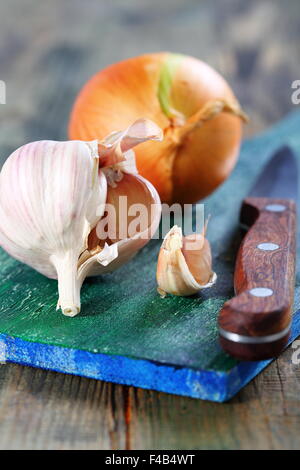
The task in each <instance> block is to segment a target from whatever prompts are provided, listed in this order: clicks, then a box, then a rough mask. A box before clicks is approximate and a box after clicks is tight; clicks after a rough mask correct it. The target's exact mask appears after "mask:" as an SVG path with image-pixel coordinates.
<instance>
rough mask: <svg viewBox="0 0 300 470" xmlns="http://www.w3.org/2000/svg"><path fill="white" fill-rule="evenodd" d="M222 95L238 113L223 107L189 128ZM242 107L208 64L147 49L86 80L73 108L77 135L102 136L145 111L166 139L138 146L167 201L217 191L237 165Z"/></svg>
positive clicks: (143, 165) (141, 167)
mask: <svg viewBox="0 0 300 470" xmlns="http://www.w3.org/2000/svg"><path fill="white" fill-rule="evenodd" d="M215 101H221V102H223V101H224V102H225V103H230V104H232V105H233V106H232V107H233V108H234V107H235V108H236V109H237V112H235V111H234V112H231V111H230V110H229V111H228V110H225V111H222V110H221V111H219V112H217V113H216V115H213V114H212V116H211V117H209V118H207V119H205V120H204V121H203V122H199V124H198V125H197V126H195V127H194V128H193V129H192V130H189V131H188V132H187V131H186V128H187V127H188V122H189V119H191V118H192V117H193V116H195V115H196V113H198V112H199V110H201V108H203V107H205V106H206V105H207V104H209V103H210V102H211V103H214V102H215ZM239 110H240V108H239V105H238V103H237V101H236V98H235V97H234V95H233V93H232V91H231V89H230V87H229V86H228V84H227V83H226V81H225V80H224V79H223V78H222V77H221V75H219V74H218V73H217V72H216V71H215V70H213V69H212V68H211V67H209V66H208V65H207V64H205V63H204V62H201V61H200V60H198V59H195V58H192V57H189V56H184V55H177V54H171V53H168V52H162V53H156V54H146V55H142V56H138V57H135V58H131V59H128V60H125V61H122V62H119V63H116V64H113V65H111V66H109V67H107V68H106V69H104V70H102V71H100V72H98V73H97V74H96V75H95V76H94V77H92V78H91V79H90V80H89V81H88V82H87V83H86V85H85V86H84V87H83V89H82V90H81V92H80V93H79V95H78V97H77V99H76V102H75V104H74V107H73V110H72V113H71V117H70V123H69V135H70V138H71V139H79V140H85V141H89V140H93V139H102V138H103V137H104V136H106V135H107V134H109V133H110V132H112V131H116V130H118V129H123V128H125V127H126V126H128V125H130V124H131V123H132V122H133V121H135V120H136V119H137V118H138V117H140V116H143V117H145V118H149V119H151V120H153V121H154V122H155V123H156V124H157V125H158V126H159V127H161V128H162V129H163V130H164V140H163V142H159V143H158V142H145V143H144V144H142V145H140V146H139V147H138V149H137V150H136V152H135V153H136V160H137V168H138V171H139V173H140V174H141V175H142V176H144V177H145V178H146V179H148V180H149V181H150V182H151V183H152V184H153V185H154V186H155V187H156V189H157V190H158V192H159V194H160V197H161V199H162V201H164V202H168V203H172V202H180V203H193V202H196V201H198V200H200V199H203V198H204V197H206V196H208V195H209V194H210V193H211V192H212V191H213V190H214V189H216V188H217V187H218V186H219V185H220V184H221V183H222V182H223V181H224V180H225V179H226V178H227V177H228V176H229V174H230V172H231V171H232V169H233V167H234V165H235V163H236V160H237V157H238V154H239V149H240V143H241V137H242V122H241V117H242V112H240V111H239Z"/></svg>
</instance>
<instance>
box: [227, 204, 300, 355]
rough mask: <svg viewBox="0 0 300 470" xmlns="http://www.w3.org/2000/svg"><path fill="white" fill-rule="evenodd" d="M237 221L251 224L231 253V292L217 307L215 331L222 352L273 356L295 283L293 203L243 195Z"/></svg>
mask: <svg viewBox="0 0 300 470" xmlns="http://www.w3.org/2000/svg"><path fill="white" fill-rule="evenodd" d="M241 223H242V225H246V226H248V227H251V228H250V229H249V230H248V232H247V234H246V235H245V237H244V239H243V241H242V243H241V246H240V249H239V252H238V256H237V261H236V266H235V274H234V287H235V293H236V296H235V297H234V298H232V299H231V300H229V301H228V302H226V303H225V304H224V306H223V308H222V310H221V311H220V315H219V333H220V342H221V346H222V347H223V349H224V350H225V351H226V352H228V353H229V354H231V355H232V356H234V357H236V358H238V359H242V360H247V361H256V360H262V359H268V358H272V357H274V356H277V355H278V354H279V353H280V352H281V351H282V349H283V348H284V347H285V346H286V343H287V341H288V338H289V333H290V323H291V314H292V306H293V296H294V285H295V258H296V206H295V203H294V202H293V201H290V200H285V199H282V200H280V199H270V198H248V199H245V201H244V204H243V206H242V212H241Z"/></svg>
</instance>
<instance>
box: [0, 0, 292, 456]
mask: <svg viewBox="0 0 300 470" xmlns="http://www.w3.org/2000/svg"><path fill="white" fill-rule="evenodd" d="M299 30H300V11H299V2H298V0H289V1H286V2H280V1H279V0H278V1H272V2H271V1H267V0H260V1H254V0H251V1H250V0H248V1H247V2H245V1H243V0H227V1H226V2H224V1H221V0H219V1H212V2H205V1H197V0H185V2H181V1H180V0H164V1H163V2H161V0H151V2H150V1H146V0H144V1H141V0H128V1H127V2H124V1H122V0H114V2H105V1H104V0H103V1H99V0H87V1H86V2H82V1H80V0H64V1H63V2H62V1H60V0H53V1H52V2H37V1H33V0H10V1H9V2H6V3H4V2H2V4H1V7H0V79H1V80H4V81H5V82H6V86H7V104H6V105H0V124H1V125H0V156H1V159H2V160H4V159H5V158H6V157H7V156H8V155H9V154H10V153H11V151H12V150H14V149H15V148H17V147H18V146H20V145H22V144H23V143H25V142H28V141H32V140H38V139H54V140H64V139H66V125H67V120H68V115H69V112H70V108H71V105H72V101H73V100H74V97H75V95H76V92H77V91H78V90H79V88H80V86H81V85H82V84H83V83H84V81H85V80H86V79H87V78H88V77H89V76H90V75H91V74H92V73H94V72H96V71H97V70H98V69H99V68H101V67H103V66H105V65H106V64H109V63H111V62H115V61H117V60H120V59H122V58H125V57H128V56H132V55H137V54H139V53H143V52H150V51H157V50H172V51H177V52H183V53H188V54H191V55H194V56H196V57H199V58H202V59H204V60H206V61H207V62H209V63H210V64H211V65H213V66H215V67H216V68H217V69H218V70H220V71H221V72H222V73H223V74H224V75H225V76H226V77H227V79H228V80H229V82H230V83H231V84H232V86H233V88H234V90H235V92H236V94H237V95H238V97H239V99H240V101H241V102H242V104H243V106H244V108H245V109H246V110H247V112H248V113H249V114H250V116H251V124H250V125H249V126H248V127H247V130H246V133H247V135H252V134H254V133H256V132H258V131H260V130H262V129H263V128H265V127H266V126H267V125H269V124H271V123H272V122H275V121H276V120H278V119H280V118H281V117H282V116H284V115H285V114H286V113H287V112H288V111H290V110H291V109H294V108H295V106H293V105H292V103H291V82H292V81H293V80H296V79H300V76H299V59H300V57H299V36H298V31H299ZM292 353H293V349H291V348H289V349H288V350H287V351H286V352H285V353H284V354H282V355H281V357H280V358H279V359H278V360H277V361H274V362H273V363H272V365H271V366H270V367H268V368H267V369H266V370H265V371H264V372H263V373H262V374H260V375H259V376H258V377H257V378H256V379H255V380H254V381H252V382H251V383H250V384H249V385H248V386H247V387H246V388H245V389H244V390H243V391H242V392H240V393H239V395H238V396H237V397H236V398H234V399H233V400H231V401H230V402H229V403H226V404H216V403H210V402H202V401H197V400H193V399H188V398H183V397H177V396H171V395H166V394H163V393H157V392H152V391H144V390H141V389H134V388H132V387H123V386H119V385H113V384H109V383H103V382H98V381H95V380H89V379H84V378H80V377H76V376H67V375H63V374H58V373H54V372H47V371H43V370H38V369H31V368H28V367H21V366H18V365H13V364H9V365H8V364H7V365H2V366H0V448H1V449H32V448H33V449H297V448H298V449H299V447H300V432H299V429H300V365H294V364H293V363H292V361H291V358H292Z"/></svg>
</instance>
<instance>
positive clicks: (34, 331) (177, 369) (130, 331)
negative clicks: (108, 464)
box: [0, 112, 300, 402]
mask: <svg viewBox="0 0 300 470" xmlns="http://www.w3.org/2000/svg"><path fill="white" fill-rule="evenodd" d="M299 129H300V113H298V112H296V113H293V114H291V115H289V116H288V117H287V118H286V119H285V120H283V121H282V122H280V123H279V124H277V125H275V126H274V127H273V128H272V129H270V130H268V131H267V132H265V133H264V134H263V135H260V136H258V137H255V138H254V139H252V140H248V141H245V142H244V144H243V147H242V151H241V156H240V159H239V162H238V165H237V166H236V168H235V170H234V172H233V174H232V175H231V177H230V178H229V180H227V182H226V183H225V184H223V186H222V187H221V188H220V189H218V191H216V192H215V193H214V194H213V196H211V197H210V198H208V199H207V200H206V201H205V213H206V215H208V214H211V220H210V224H209V230H208V238H209V239H210V241H211V243H212V251H213V255H214V270H215V271H216V272H217V274H218V281H217V284H216V285H215V286H214V287H213V288H212V289H208V290H207V291H203V292H202V293H200V294H199V295H195V296H192V297H187V298H183V297H182V298H180V297H172V296H168V297H166V298H165V299H161V298H160V296H159V295H158V294H157V292H156V283H155V270H156V261H157V254H158V250H159V246H160V243H161V241H157V240H153V241H151V242H150V243H149V244H148V245H147V246H146V247H145V248H144V249H143V250H142V251H141V252H140V253H139V254H138V255H137V256H136V257H135V258H134V259H133V260H132V261H131V262H130V263H129V264H127V265H126V266H123V267H122V268H121V269H120V270H118V271H116V272H115V273H113V274H109V275H106V276H103V277H99V278H91V279H88V280H87V281H86V282H85V284H84V286H83V289H82V312H81V313H80V314H79V315H78V316H77V317H75V318H67V317H64V316H63V315H62V314H61V313H60V312H57V311H56V310H55V307H56V302H57V284H56V282H55V281H53V280H49V279H47V278H45V277H43V276H42V275H40V274H38V273H37V272H35V271H33V270H32V269H31V268H29V267H27V266H25V265H22V264H20V263H18V262H17V261H15V260H13V259H12V258H10V257H9V256H8V255H6V253H4V252H3V251H1V252H0V279H1V280H0V360H1V359H2V360H3V361H11V362H16V363H19V364H25V365H29V366H33V367H41V368H45V369H52V370H55V371H58V372H65V373H70V374H77V375H82V376H85V377H91V378H95V379H100V380H106V381H110V382H115V383H120V384H126V385H134V386H137V387H142V388H148V389H154V390H160V391H163V392H168V393H174V394H180V395H187V396H190V397H194V398H201V399H207V400H213V401H218V402H222V401H226V400H228V399H230V398H231V397H232V396H233V395H235V394H236V393H237V392H238V390H240V389H241V388H242V387H243V386H244V385H245V384H246V383H248V382H249V381H250V380H251V379H252V378H253V377H254V376H255V375H257V374H258V373H259V372H260V371H261V370H262V369H264V368H265V367H266V366H267V365H268V364H269V362H270V361H263V362H253V363H249V362H239V361H237V360H235V359H233V358H231V357H229V356H228V355H227V354H225V353H224V352H223V351H222V350H221V348H220V346H219V343H218V332H217V316H218V312H219V309H220V308H221V306H222V305H223V303H224V302H225V301H226V300H227V299H229V298H230V297H232V295H233V287H232V276H233V268H234V260H235V255H236V250H237V248H238V244H239V237H240V235H239V228H238V213H239V208H240V204H241V201H242V199H243V198H244V197H245V195H246V194H247V193H248V190H249V189H250V187H251V186H252V183H253V181H254V180H255V178H256V176H257V174H258V173H259V172H260V169H261V168H262V166H263V165H264V164H265V163H266V162H267V161H268V159H269V158H270V156H271V154H272V153H273V151H274V150H275V149H276V148H278V147H279V146H280V145H282V144H283V143H285V144H289V145H291V146H292V147H293V149H294V150H295V152H296V153H297V155H298V157H299V159H300V132H299ZM299 309H300V289H299V287H298V285H297V288H296V293H295V307H294V311H295V314H294V320H293V327H292V334H291V338H290V342H291V341H293V340H294V339H295V338H296V337H297V336H298V335H299V334H300V310H299Z"/></svg>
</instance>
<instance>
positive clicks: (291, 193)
mask: <svg viewBox="0 0 300 470" xmlns="http://www.w3.org/2000/svg"><path fill="white" fill-rule="evenodd" d="M297 192H298V168H297V161H296V157H295V154H294V152H293V151H292V150H291V148H290V147H288V146H284V147H281V148H280V149H279V150H278V151H277V152H276V153H275V154H274V156H273V157H272V158H271V159H270V160H269V162H268V163H267V165H266V166H265V167H264V168H263V170H262V172H261V173H260V175H259V177H258V179H257V180H256V182H255V184H254V186H253V187H252V189H251V191H250V193H249V197H272V198H280V199H297Z"/></svg>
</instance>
